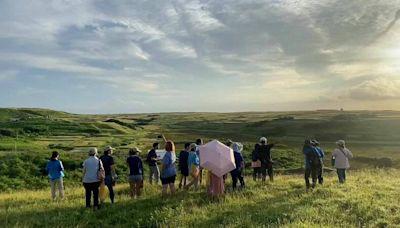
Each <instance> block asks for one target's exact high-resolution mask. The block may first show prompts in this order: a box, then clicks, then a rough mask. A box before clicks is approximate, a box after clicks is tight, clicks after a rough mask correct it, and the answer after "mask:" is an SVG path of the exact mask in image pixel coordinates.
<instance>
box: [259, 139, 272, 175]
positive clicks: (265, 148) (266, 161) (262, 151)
mask: <svg viewBox="0 0 400 228" xmlns="http://www.w3.org/2000/svg"><path fill="white" fill-rule="evenodd" d="M272 147H274V144H268V141H267V138H265V137H261V138H260V146H259V148H258V157H259V159H260V161H261V168H260V171H261V174H262V181H263V182H265V179H266V177H267V170H268V176H269V180H270V181H271V182H273V181H274V173H273V166H272V165H273V161H272V157H271V149H272Z"/></svg>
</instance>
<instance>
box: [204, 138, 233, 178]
mask: <svg viewBox="0 0 400 228" xmlns="http://www.w3.org/2000/svg"><path fill="white" fill-rule="evenodd" d="M199 153H200V166H202V167H204V168H206V169H208V170H210V171H211V172H212V173H214V174H215V175H216V176H218V177H222V176H223V175H225V174H227V173H228V172H230V171H232V170H234V169H235V168H236V165H235V157H234V156H233V150H232V149H231V148H229V147H227V146H225V145H224V144H222V143H221V142H219V141H218V140H213V141H211V142H209V143H207V144H205V145H202V146H200V147H199Z"/></svg>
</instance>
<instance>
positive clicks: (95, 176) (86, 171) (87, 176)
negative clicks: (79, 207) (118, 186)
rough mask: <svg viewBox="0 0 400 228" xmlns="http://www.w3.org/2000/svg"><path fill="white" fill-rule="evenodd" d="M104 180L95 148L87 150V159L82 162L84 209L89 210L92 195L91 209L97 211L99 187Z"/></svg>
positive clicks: (101, 164) (101, 166)
mask: <svg viewBox="0 0 400 228" xmlns="http://www.w3.org/2000/svg"><path fill="white" fill-rule="evenodd" d="M103 178H105V174H104V168H103V163H102V162H101V160H100V159H98V158H97V148H91V149H90V150H89V158H87V159H86V160H85V161H84V162H83V187H84V188H85V195H86V208H90V201H91V197H92V193H93V208H94V209H96V208H97V209H99V208H100V207H99V186H100V182H101V181H103V180H102V179H103Z"/></svg>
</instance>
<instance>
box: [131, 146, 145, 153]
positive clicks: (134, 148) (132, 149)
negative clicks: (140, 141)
mask: <svg viewBox="0 0 400 228" xmlns="http://www.w3.org/2000/svg"><path fill="white" fill-rule="evenodd" d="M130 150H131V151H133V152H137V153H140V152H142V151H141V150H139V148H137V147H132V148H131V149H130Z"/></svg>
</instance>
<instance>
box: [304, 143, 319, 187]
mask: <svg viewBox="0 0 400 228" xmlns="http://www.w3.org/2000/svg"><path fill="white" fill-rule="evenodd" d="M303 154H304V158H305V171H304V179H305V182H306V188H307V190H308V189H309V188H310V175H311V179H312V185H311V187H312V188H315V186H316V183H317V176H318V169H319V167H320V165H321V164H320V158H319V155H318V152H317V150H316V149H315V148H314V147H313V145H312V143H311V140H309V139H307V140H305V141H304V146H303Z"/></svg>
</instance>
